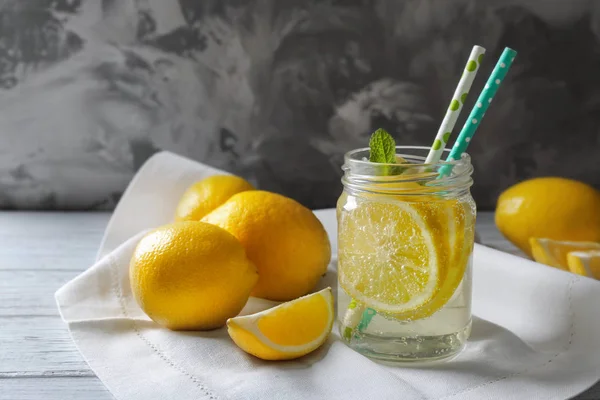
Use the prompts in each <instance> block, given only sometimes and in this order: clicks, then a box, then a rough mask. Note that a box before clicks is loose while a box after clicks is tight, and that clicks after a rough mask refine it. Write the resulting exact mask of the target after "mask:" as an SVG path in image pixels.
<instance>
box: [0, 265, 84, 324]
mask: <svg viewBox="0 0 600 400" xmlns="http://www.w3.org/2000/svg"><path fill="white" fill-rule="evenodd" d="M90 265H91V263H90V262H87V261H82V262H81V263H80V269H81V270H83V269H85V268H86V267H88V266H90ZM77 275H78V271H75V270H53V269H50V270H44V269H39V270H34V269H24V270H22V271H20V270H0V317H3V316H16V315H22V316H28V315H31V316H39V315H48V316H56V318H58V309H57V308H56V302H55V301H54V292H56V290H57V289H59V288H60V287H61V286H62V285H64V284H65V283H67V282H68V281H69V280H71V279H73V278H75V277H76V276H77Z"/></svg>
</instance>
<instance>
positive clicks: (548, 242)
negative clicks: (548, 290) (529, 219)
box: [529, 238, 600, 271]
mask: <svg viewBox="0 0 600 400" xmlns="http://www.w3.org/2000/svg"><path fill="white" fill-rule="evenodd" d="M529 244H530V246H531V254H532V257H533V259H534V260H535V261H537V262H539V263H541V264H546V265H549V266H551V267H554V268H558V269H564V270H565V271H568V270H569V263H568V262H567V254H569V253H570V252H572V251H584V250H600V243H594V242H572V241H566V240H552V239H545V238H530V239H529Z"/></svg>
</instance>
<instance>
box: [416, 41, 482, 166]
mask: <svg viewBox="0 0 600 400" xmlns="http://www.w3.org/2000/svg"><path fill="white" fill-rule="evenodd" d="M484 54H485V49H484V48H483V47H480V46H473V50H471V55H469V59H468V60H467V64H466V65H465V69H464V72H463V74H462V77H461V78H460V80H459V81H458V85H457V86H456V89H455V90H454V95H452V101H450V104H449V105H448V110H446V115H445V116H444V120H443V121H442V124H441V125H440V128H439V129H438V131H437V134H436V135H435V140H434V141H433V144H432V145H431V149H430V150H429V154H428V155H427V159H426V160H425V164H435V163H437V162H438V161H440V158H441V157H442V153H443V152H444V148H445V147H446V143H448V140H449V139H450V135H451V134H452V129H454V125H456V120H457V119H458V116H459V115H460V112H461V111H462V109H463V106H464V105H465V100H466V98H467V94H468V93H469V90H471V85H472V84H473V81H474V80H475V76H476V75H477V71H479V68H480V67H481V61H482V60H483V55H484Z"/></svg>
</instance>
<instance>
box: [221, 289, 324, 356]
mask: <svg viewBox="0 0 600 400" xmlns="http://www.w3.org/2000/svg"><path fill="white" fill-rule="evenodd" d="M333 319H334V313H333V296H332V294H331V288H327V289H323V290H321V291H320V292H317V293H313V294H310V295H308V296H304V297H301V298H299V299H296V300H293V301H290V302H287V303H283V304H281V305H279V306H277V307H274V308H271V309H269V310H266V311H263V312H260V313H257V314H253V315H245V316H241V317H236V318H231V319H229V320H227V332H228V333H229V336H231V338H232V339H233V341H234V342H235V344H236V345H238V346H239V347H240V348H241V349H242V350H244V351H245V352H247V353H250V354H252V355H254V356H256V357H258V358H262V359H263V360H290V359H293V358H298V357H301V356H303V355H306V354H308V353H310V352H311V351H313V350H315V349H317V348H318V347H320V346H321V345H322V344H323V343H325V341H326V340H327V337H328V336H329V334H330V333H331V328H332V326H333Z"/></svg>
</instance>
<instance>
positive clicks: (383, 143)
mask: <svg viewBox="0 0 600 400" xmlns="http://www.w3.org/2000/svg"><path fill="white" fill-rule="evenodd" d="M369 148H370V153H369V161H371V162H374V163H383V164H397V163H398V160H397V159H396V141H395V140H394V138H393V137H392V135H390V134H389V133H388V132H387V131H386V130H385V129H381V128H379V129H377V130H376V131H375V132H373V134H372V135H371V139H370V140H369ZM405 169H406V168H403V167H400V166H385V167H383V169H382V171H381V172H382V174H381V175H400V174H401V173H402V172H404V170H405Z"/></svg>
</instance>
